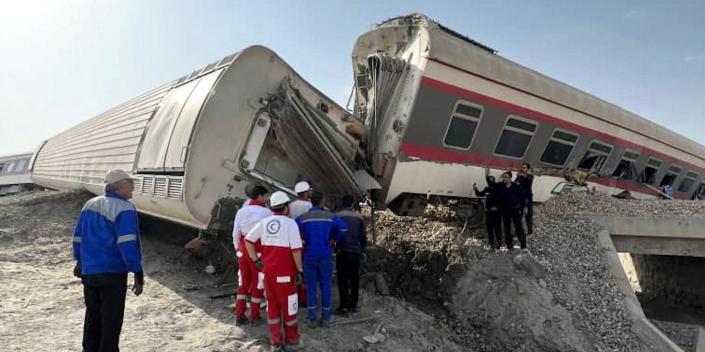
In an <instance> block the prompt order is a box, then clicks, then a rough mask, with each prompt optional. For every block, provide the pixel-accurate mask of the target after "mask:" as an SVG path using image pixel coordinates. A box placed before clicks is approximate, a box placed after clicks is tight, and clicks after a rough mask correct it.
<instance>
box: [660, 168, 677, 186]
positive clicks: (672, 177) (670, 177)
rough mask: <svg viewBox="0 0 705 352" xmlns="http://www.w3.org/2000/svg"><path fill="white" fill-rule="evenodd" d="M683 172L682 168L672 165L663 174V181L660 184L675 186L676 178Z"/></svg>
mask: <svg viewBox="0 0 705 352" xmlns="http://www.w3.org/2000/svg"><path fill="white" fill-rule="evenodd" d="M680 173H681V168H680V167H678V166H676V165H671V167H669V168H668V171H666V175H664V176H663V178H662V179H661V182H660V183H659V185H660V186H661V187H663V186H666V185H668V186H673V182H675V181H676V178H678V175H680Z"/></svg>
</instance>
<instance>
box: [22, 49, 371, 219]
mask: <svg viewBox="0 0 705 352" xmlns="http://www.w3.org/2000/svg"><path fill="white" fill-rule="evenodd" d="M360 128H361V127H360V123H359V122H358V121H357V120H355V119H353V118H352V117H351V115H350V114H349V113H348V112H347V111H345V110H344V109H342V108H341V107H339V106H338V105H336V104H335V103H334V102H333V101H331V100H330V99H328V98H327V97H325V96H324V95H323V94H321V93H320V92H318V91H317V90H316V89H315V88H313V87H312V86H311V85H309V84H308V83H307V82H305V81H304V80H303V79H302V78H301V77H300V76H299V75H298V74H297V73H296V72H295V71H294V70H293V69H292V68H291V67H289V66H288V65H287V64H286V63H285V62H284V61H283V60H282V59H281V58H280V57H278V56H277V55H276V54H275V53H274V52H272V51H271V50H269V49H267V48H265V47H262V46H253V47H249V48H246V49H244V50H242V51H240V52H238V53H235V54H233V55H230V56H228V57H225V58H223V59H222V60H219V61H216V62H213V63H211V64H209V65H207V66H205V67H203V68H201V69H198V70H195V71H193V72H192V73H191V74H188V75H186V76H183V77H181V78H179V79H177V80H174V81H172V82H169V83H167V84H165V85H163V86H161V87H158V88H156V89H154V90H152V91H150V92H148V93H145V94H143V95H140V96H138V97H136V98H134V99H132V100H130V101H128V102H126V103H124V104H122V105H120V106H117V107H115V108H113V109H111V110H108V111H106V112H105V113H103V114H101V115H99V116H96V117H94V118H92V119H90V120H88V121H86V122H84V123H81V124H79V125H77V126H75V127H73V128H71V129H69V130H67V131H65V132H63V133H61V134H59V135H57V136H55V137H52V138H50V139H48V140H47V141H45V142H43V143H42V145H41V146H40V147H39V150H38V151H37V153H36V155H35V157H34V159H33V162H32V165H31V167H32V177H33V179H34V182H36V183H37V184H40V185H43V186H46V187H50V188H56V189H86V190H88V191H90V192H92V193H95V194H101V193H102V192H103V188H104V184H103V177H104V175H105V173H106V171H108V170H110V169H115V168H121V169H124V170H126V171H128V172H131V173H132V175H133V176H134V177H135V178H136V181H135V192H134V198H133V202H134V204H135V205H136V206H137V208H138V210H139V211H140V212H143V213H146V214H150V215H154V216H157V217H160V218H165V219H169V220H172V221H175V222H178V223H182V224H186V225H189V226H193V227H196V228H200V229H216V230H217V229H227V228H229V227H231V226H232V219H233V215H234V212H235V211H236V210H237V208H238V206H240V204H241V203H242V202H243V201H244V199H246V195H245V185H246V183H247V182H248V181H253V180H257V181H258V182H262V183H265V184H268V185H270V186H271V187H272V188H277V189H282V190H285V191H289V192H290V193H293V191H292V188H293V185H294V184H295V183H296V182H297V181H299V180H301V179H304V178H305V179H308V180H313V182H314V184H315V185H316V186H317V188H319V189H322V190H324V191H326V192H327V193H328V194H332V195H342V194H343V193H358V194H361V193H364V192H365V191H366V189H365V188H364V186H360V185H358V183H360V182H362V183H363V184H364V182H365V181H367V183H368V184H369V182H370V180H369V179H365V177H364V175H365V173H364V172H358V173H355V171H358V170H357V169H356V165H361V163H360V162H359V160H358V155H359V153H358V149H359V148H358V144H359V141H358V140H357V139H356V137H354V136H352V135H350V134H348V133H346V132H345V131H346V130H352V131H357V130H360ZM358 138H359V137H358ZM320 170H325V172H320Z"/></svg>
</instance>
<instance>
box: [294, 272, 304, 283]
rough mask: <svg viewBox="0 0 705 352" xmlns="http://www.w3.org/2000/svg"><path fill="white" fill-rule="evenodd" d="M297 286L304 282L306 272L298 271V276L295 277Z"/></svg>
mask: <svg viewBox="0 0 705 352" xmlns="http://www.w3.org/2000/svg"><path fill="white" fill-rule="evenodd" d="M294 282H295V283H296V286H301V284H303V283H304V274H303V273H302V272H300V271H299V272H298V273H296V278H295V279H294Z"/></svg>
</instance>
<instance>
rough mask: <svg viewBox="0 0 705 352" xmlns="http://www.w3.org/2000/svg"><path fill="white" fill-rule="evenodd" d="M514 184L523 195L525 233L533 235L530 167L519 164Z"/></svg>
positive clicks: (532, 178)
mask: <svg viewBox="0 0 705 352" xmlns="http://www.w3.org/2000/svg"><path fill="white" fill-rule="evenodd" d="M516 182H517V183H518V184H519V187H521V191H522V192H523V193H524V209H525V210H526V211H525V212H524V216H525V218H526V231H527V232H528V233H529V235H531V234H533V233H534V191H533V190H532V187H533V185H534V175H533V174H532V173H531V165H529V164H528V163H523V164H521V169H520V170H519V173H518V175H517V179H516Z"/></svg>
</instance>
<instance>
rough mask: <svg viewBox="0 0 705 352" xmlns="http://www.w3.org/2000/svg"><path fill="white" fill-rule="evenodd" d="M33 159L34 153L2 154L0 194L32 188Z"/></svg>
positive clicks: (0, 159) (0, 157) (0, 160)
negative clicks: (31, 162)
mask: <svg viewBox="0 0 705 352" xmlns="http://www.w3.org/2000/svg"><path fill="white" fill-rule="evenodd" d="M31 159H32V153H28V154H16V155H6V156H0V196H4V195H8V194H14V193H17V192H21V191H22V190H24V189H30V188H32V178H31V177H30V173H29V162H30V160H31Z"/></svg>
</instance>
